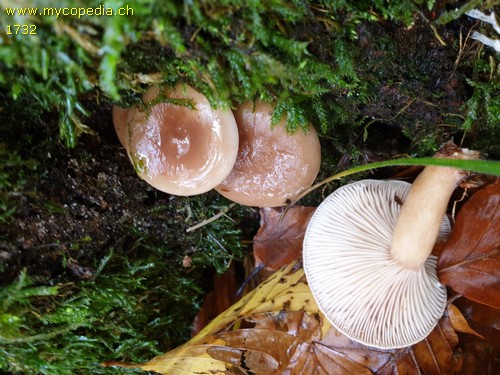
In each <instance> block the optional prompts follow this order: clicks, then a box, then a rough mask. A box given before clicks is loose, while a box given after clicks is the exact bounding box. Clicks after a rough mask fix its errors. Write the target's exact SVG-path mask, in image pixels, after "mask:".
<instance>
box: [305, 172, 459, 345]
mask: <svg viewBox="0 0 500 375" xmlns="http://www.w3.org/2000/svg"><path fill="white" fill-rule="evenodd" d="M410 187H411V185H410V184H408V183H406V182H402V181H377V180H362V181H358V182H355V183H352V184H348V185H345V186H343V187H341V188H339V189H337V190H336V191H335V192H334V193H333V194H331V195H330V196H328V197H327V198H326V200H325V201H323V202H322V204H321V205H320V206H319V207H318V209H317V210H316V212H315V213H314V215H313V217H312V219H311V221H310V223H309V226H308V228H307V231H306V235H305V238H304V253H303V259H304V260H303V261H304V269H305V272H306V276H307V280H308V283H309V286H310V288H311V290H312V293H313V295H314V298H315V299H316V301H317V302H318V305H319V306H320V309H321V310H322V312H323V314H324V315H325V316H326V317H327V318H328V320H330V322H331V323H332V324H333V326H334V327H336V328H337V329H338V330H339V331H341V332H342V333H344V334H345V335H346V336H348V337H349V338H351V339H353V340H355V341H358V342H361V343H363V344H365V345H369V346H373V347H378V348H383V349H389V348H398V347H405V346H409V345H412V344H414V343H416V342H419V341H420V340H422V339H423V338H425V337H426V336H427V335H428V334H429V333H430V331H431V330H432V329H433V328H434V327H435V325H436V324H437V322H438V320H439V319H440V317H441V316H442V314H443V311H444V308H445V306H446V289H445V288H444V286H442V285H441V284H440V283H439V281H438V278H437V276H436V258H435V257H433V256H430V257H428V258H427V257H426V260H425V263H424V264H423V266H422V267H419V268H417V269H414V268H409V267H406V266H405V265H402V264H401V263H400V262H398V261H397V260H396V259H394V257H393V256H392V255H391V251H390V249H391V241H392V236H393V230H394V227H395V225H396V221H397V219H398V215H399V212H400V209H401V204H402V203H403V202H404V201H405V199H406V197H407V195H408V193H409V191H410ZM441 220H442V225H441V235H444V234H445V233H447V232H449V231H450V225H449V221H448V219H447V218H444V220H443V217H442V216H441Z"/></svg>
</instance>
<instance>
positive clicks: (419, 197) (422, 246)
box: [391, 142, 479, 269]
mask: <svg viewBox="0 0 500 375" xmlns="http://www.w3.org/2000/svg"><path fill="white" fill-rule="evenodd" d="M434 157H437V158H444V157H447V158H452V159H478V158H479V153H478V152H477V151H471V150H468V149H460V148H459V147H458V146H456V145H455V144H453V143H452V142H448V143H447V144H446V145H445V147H444V148H443V149H442V150H440V151H439V152H438V153H437V154H436V155H435V156H434ZM465 175H466V172H465V171H463V170H461V169H457V168H451V167H436V166H428V167H426V168H424V170H423V171H422V173H420V175H419V176H418V177H417V178H416V180H415V182H414V183H413V184H412V187H411V189H410V192H409V194H408V196H407V198H406V200H405V201H404V203H403V206H402V207H401V211H400V214H399V216H398V219H397V221H396V226H395V228H394V232H393V236H392V243H391V256H392V257H393V259H395V260H396V261H398V262H399V263H401V264H402V265H404V266H405V267H408V268H412V269H420V268H421V267H422V266H423V264H424V263H425V260H426V259H427V258H428V257H429V255H430V254H431V252H432V249H433V247H434V244H435V242H436V239H437V237H438V233H439V229H440V227H441V223H442V221H443V217H444V215H445V214H446V209H447V207H448V202H449V200H450V197H451V195H452V193H453V191H454V190H455V188H456V186H457V184H458V183H459V182H460V180H462V179H463V178H464V176H465Z"/></svg>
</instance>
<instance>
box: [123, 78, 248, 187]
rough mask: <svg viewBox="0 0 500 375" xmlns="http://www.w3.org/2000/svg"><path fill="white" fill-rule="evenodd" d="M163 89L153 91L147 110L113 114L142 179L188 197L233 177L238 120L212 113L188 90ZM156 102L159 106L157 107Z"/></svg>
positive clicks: (218, 111) (148, 96)
mask: <svg viewBox="0 0 500 375" xmlns="http://www.w3.org/2000/svg"><path fill="white" fill-rule="evenodd" d="M161 90H162V91H160V89H159V88H156V87H154V88H151V89H149V90H148V91H147V92H146V93H145V94H144V96H143V102H144V104H145V106H144V108H142V109H141V110H140V109H139V108H137V107H135V108H132V109H129V110H128V112H127V113H126V114H125V113H124V111H125V110H124V109H120V108H115V109H114V110H113V120H114V122H115V128H116V130H117V133H118V137H119V139H120V141H121V142H122V144H123V145H124V147H125V149H126V150H127V153H128V155H129V158H130V160H131V161H132V164H133V165H134V168H135V170H136V171H137V173H138V174H139V176H140V177H141V178H143V179H144V180H145V181H146V182H148V183H149V184H150V185H152V186H154V187H155V188H157V189H158V190H161V191H164V192H166V193H170V194H174V195H183V196H188V195H195V194H201V193H204V192H207V191H209V190H211V189H213V188H214V187H215V186H217V185H218V184H220V183H221V182H222V181H223V180H224V179H225V178H226V177H227V176H228V174H229V173H230V172H231V169H232V168H233V166H234V163H235V161H236V156H237V153H238V129H237V125H236V122H235V119H234V115H233V114H232V112H231V111H229V110H222V109H214V108H212V107H211V105H210V103H209V102H208V99H207V98H206V97H205V96H204V95H202V94H201V93H199V92H197V91H195V90H194V89H193V88H191V87H189V86H187V85H178V86H176V87H175V88H173V89H161ZM160 94H161V95H160ZM153 100H154V101H158V103H157V104H154V105H152V103H151V102H152V101H153ZM181 102H182V103H181ZM183 103H184V104H188V103H189V104H192V105H193V106H194V108H189V106H186V105H182V104H183ZM124 122H125V126H124V125H123V123H124Z"/></svg>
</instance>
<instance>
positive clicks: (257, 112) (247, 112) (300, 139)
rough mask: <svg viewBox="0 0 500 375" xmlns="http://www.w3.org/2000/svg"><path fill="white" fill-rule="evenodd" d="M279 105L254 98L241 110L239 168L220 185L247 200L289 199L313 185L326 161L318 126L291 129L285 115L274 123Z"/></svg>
mask: <svg viewBox="0 0 500 375" xmlns="http://www.w3.org/2000/svg"><path fill="white" fill-rule="evenodd" d="M272 113H273V106H272V105H271V104H268V103H253V102H248V103H245V104H242V105H240V106H239V107H238V108H237V109H236V111H235V117H236V122H237V124H238V130H239V136H240V147H239V152H238V159H237V160H236V164H235V166H234V169H233V171H232V172H231V174H230V175H229V176H228V177H227V179H226V180H224V182H222V183H221V184H220V185H219V186H217V187H216V190H217V191H218V192H219V193H220V194H222V195H223V196H225V197H226V198H228V199H231V200H232V201H234V202H237V203H239V204H243V205H247V206H258V207H275V206H282V205H284V204H286V201H287V200H288V199H293V198H295V197H296V196H297V195H298V194H299V193H300V192H301V191H303V190H304V189H306V188H308V187H310V186H311V184H312V183H313V182H314V179H315V178H316V175H317V174H318V171H319V167H320V164H321V147H320V144H319V139H318V135H317V133H316V131H315V130H314V128H313V127H312V126H310V127H309V129H308V132H307V133H305V132H303V131H297V132H295V133H294V134H290V133H288V132H287V131H286V129H285V118H283V119H281V121H280V122H279V123H278V124H276V125H275V126H274V127H273V128H271V117H272Z"/></svg>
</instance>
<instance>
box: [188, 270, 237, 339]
mask: <svg viewBox="0 0 500 375" xmlns="http://www.w3.org/2000/svg"><path fill="white" fill-rule="evenodd" d="M236 274H237V272H236V267H235V263H234V262H233V263H231V266H230V267H229V268H228V270H227V271H226V272H224V273H223V274H222V275H218V274H216V275H214V290H212V291H211V292H210V293H209V294H208V295H207V298H205V301H204V302H203V305H202V306H201V309H200V311H198V314H196V316H195V318H194V320H193V327H192V329H191V335H193V336H194V335H195V334H197V333H198V332H200V331H201V330H202V329H203V327H205V326H206V325H207V324H208V323H209V322H210V321H211V320H212V319H214V318H215V317H216V316H217V315H219V314H220V313H222V312H223V311H224V310H226V309H227V308H229V307H230V306H231V305H232V304H233V303H235V302H236V301H237V300H238V299H239V295H237V293H236V292H237V290H238V287H239V285H240V283H241V280H238V277H237V275H236Z"/></svg>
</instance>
